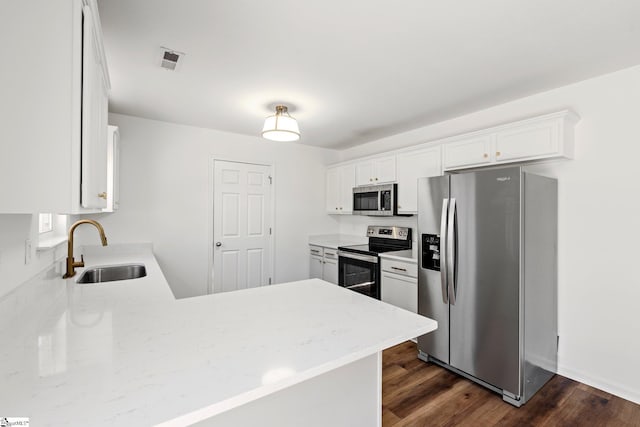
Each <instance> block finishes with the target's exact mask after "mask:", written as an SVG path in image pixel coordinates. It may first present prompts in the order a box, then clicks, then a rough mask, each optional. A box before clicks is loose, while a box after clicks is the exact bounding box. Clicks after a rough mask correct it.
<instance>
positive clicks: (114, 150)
mask: <svg viewBox="0 0 640 427" xmlns="http://www.w3.org/2000/svg"><path fill="white" fill-rule="evenodd" d="M108 129H109V135H108V138H107V207H106V208H105V212H114V211H116V210H118V208H119V207H120V132H119V131H118V127H117V126H109V128H108Z"/></svg>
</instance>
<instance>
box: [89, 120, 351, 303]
mask: <svg viewBox="0 0 640 427" xmlns="http://www.w3.org/2000/svg"><path fill="white" fill-rule="evenodd" d="M110 123H112V124H114V125H117V126H119V127H120V135H121V144H120V146H121V154H120V158H121V178H120V179H121V181H120V182H121V186H120V193H121V194H120V206H121V208H120V210H119V211H118V212H116V213H113V214H102V215H94V216H92V217H94V218H96V219H98V220H99V221H100V222H101V223H102V225H103V226H104V228H105V232H106V234H107V237H108V239H109V242H112V243H126V242H153V244H154V252H155V254H156V257H157V259H158V261H159V263H160V266H161V267H162V271H163V272H164V274H165V276H166V278H167V280H168V282H169V284H170V285H171V288H172V290H173V292H174V294H175V295H176V296H177V297H189V296H196V295H203V294H205V293H206V292H207V279H208V274H209V271H208V257H209V234H208V233H211V232H212V227H211V224H210V216H209V215H210V210H209V201H210V200H211V196H210V194H209V193H210V192H211V191H212V188H210V186H209V182H210V171H209V168H210V165H211V159H212V158H214V157H215V158H219V159H224V160H234V161H247V162H256V163H271V164H273V165H274V168H275V180H274V185H275V209H276V215H275V235H276V238H275V259H276V266H275V281H276V282H287V281H291V280H300V279H305V278H307V277H308V272H309V259H308V258H309V257H308V249H307V242H308V236H309V234H326V233H335V232H337V229H338V225H337V222H336V221H335V220H334V219H333V218H331V217H329V216H328V215H325V214H324V187H325V178H324V169H325V165H326V164H328V163H331V162H335V161H336V160H337V159H338V153H337V152H336V151H334V150H327V149H321V148H315V147H309V146H305V145H302V144H300V143H276V142H271V141H266V140H264V139H261V138H257V137H251V136H244V135H238V134H231V133H225V132H219V131H214V130H209V129H202V128H195V127H190V126H182V125H176V124H170V123H164V122H158V121H153V120H146V119H141V118H136V117H130V116H123V115H118V114H113V115H111V116H110ZM79 231H80V232H81V235H80V239H81V241H82V242H83V243H90V244H98V243H99V241H98V238H97V234H96V233H95V230H92V229H86V230H79Z"/></svg>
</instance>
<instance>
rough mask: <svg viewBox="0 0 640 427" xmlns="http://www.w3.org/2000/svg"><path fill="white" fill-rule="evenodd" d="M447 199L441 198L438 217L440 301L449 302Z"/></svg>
mask: <svg viewBox="0 0 640 427" xmlns="http://www.w3.org/2000/svg"><path fill="white" fill-rule="evenodd" d="M448 211H449V199H443V200H442V215H441V217H440V257H441V259H440V285H441V287H442V302H443V303H445V304H448V303H449V297H448V286H447V213H448Z"/></svg>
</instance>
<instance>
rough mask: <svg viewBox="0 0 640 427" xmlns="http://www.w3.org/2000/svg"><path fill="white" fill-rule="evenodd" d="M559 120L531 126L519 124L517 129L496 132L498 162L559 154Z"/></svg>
mask: <svg viewBox="0 0 640 427" xmlns="http://www.w3.org/2000/svg"><path fill="white" fill-rule="evenodd" d="M560 129H561V123H560V121H559V120H554V121H548V120H547V121H544V122H542V123H535V124H531V125H529V126H518V127H516V128H515V129H509V130H504V131H501V132H497V133H496V137H495V138H496V140H495V156H496V162H498V163H499V162H506V161H514V160H520V159H529V158H537V157H547V156H552V155H556V154H559V150H560Z"/></svg>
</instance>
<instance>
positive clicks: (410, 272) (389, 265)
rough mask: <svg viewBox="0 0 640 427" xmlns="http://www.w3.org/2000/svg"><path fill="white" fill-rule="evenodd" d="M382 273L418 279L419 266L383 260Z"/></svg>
mask: <svg viewBox="0 0 640 427" xmlns="http://www.w3.org/2000/svg"><path fill="white" fill-rule="evenodd" d="M381 261H382V264H381V269H382V271H388V272H390V273H395V274H400V275H403V276H409V277H418V265H417V264H412V263H410V262H402V261H396V260H391V259H384V258H383V259H382V260H381Z"/></svg>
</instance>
